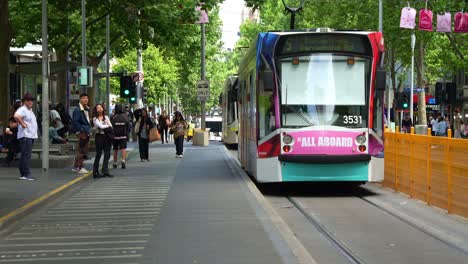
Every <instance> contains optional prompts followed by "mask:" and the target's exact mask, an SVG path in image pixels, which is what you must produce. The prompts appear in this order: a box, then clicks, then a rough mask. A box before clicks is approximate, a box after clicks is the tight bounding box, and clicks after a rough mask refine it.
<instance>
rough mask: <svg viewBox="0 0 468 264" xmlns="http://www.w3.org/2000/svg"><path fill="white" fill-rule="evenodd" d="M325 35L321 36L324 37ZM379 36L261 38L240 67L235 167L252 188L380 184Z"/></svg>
mask: <svg viewBox="0 0 468 264" xmlns="http://www.w3.org/2000/svg"><path fill="white" fill-rule="evenodd" d="M324 31H325V32H324ZM383 52H384V46H383V37H382V34H381V33H380V32H362V31H330V30H329V29H327V30H321V29H319V30H316V31H284V32H268V33H260V34H259V35H258V37H257V40H256V45H255V46H254V47H251V48H250V49H249V51H248V52H247V53H246V55H245V56H244V58H243V60H242V62H241V65H240V67H239V80H238V81H239V94H238V98H237V100H238V108H239V152H238V153H239V160H240V162H241V165H242V167H243V168H244V170H246V171H247V172H248V173H249V174H250V175H252V176H253V177H254V178H255V179H256V180H257V181H259V182H288V181H345V182H366V181H380V180H382V177H383V175H375V174H373V173H372V170H371V167H372V162H373V157H374V156H377V155H378V154H379V153H380V152H381V151H382V150H383V141H382V136H383V126H384V123H383V94H384V89H385V72H384V70H383V69H382V67H381V66H380V65H381V64H382V62H381V60H382V57H383Z"/></svg>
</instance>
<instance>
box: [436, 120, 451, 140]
mask: <svg viewBox="0 0 468 264" xmlns="http://www.w3.org/2000/svg"><path fill="white" fill-rule="evenodd" d="M437 121H438V122H437V125H436V129H435V135H436V136H438V137H446V136H447V130H448V128H449V127H448V124H447V122H446V121H445V118H444V117H442V116H439V117H438V120H437Z"/></svg>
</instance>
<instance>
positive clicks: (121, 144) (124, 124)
mask: <svg viewBox="0 0 468 264" xmlns="http://www.w3.org/2000/svg"><path fill="white" fill-rule="evenodd" d="M114 110H115V114H114V115H113V116H112V118H111V122H112V126H113V128H114V134H115V135H114V143H113V144H114V162H113V164H112V167H113V168H114V169H116V168H117V159H118V154H119V150H120V151H121V153H122V161H121V163H120V164H121V167H122V169H125V168H127V165H126V159H127V141H128V139H129V137H128V135H129V134H130V127H131V124H130V123H131V121H130V120H128V118H127V116H126V115H124V113H123V107H122V105H121V104H116V105H115V109H114Z"/></svg>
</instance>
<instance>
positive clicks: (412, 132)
mask: <svg viewBox="0 0 468 264" xmlns="http://www.w3.org/2000/svg"><path fill="white" fill-rule="evenodd" d="M411 134H414V127H413V126H412V127H411Z"/></svg>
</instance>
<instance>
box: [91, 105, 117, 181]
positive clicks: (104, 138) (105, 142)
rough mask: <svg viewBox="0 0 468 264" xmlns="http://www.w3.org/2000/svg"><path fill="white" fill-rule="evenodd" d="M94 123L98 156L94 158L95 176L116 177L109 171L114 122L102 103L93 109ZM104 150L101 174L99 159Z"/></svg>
mask: <svg viewBox="0 0 468 264" xmlns="http://www.w3.org/2000/svg"><path fill="white" fill-rule="evenodd" d="M93 124H94V127H96V129H97V130H96V136H95V139H94V143H95V145H96V157H95V159H94V166H93V177H94V178H101V177H114V176H113V175H111V174H110V173H109V159H110V151H111V146H112V138H113V131H112V123H111V121H110V119H109V117H108V116H107V115H105V113H104V107H103V106H102V104H97V105H96V106H95V107H94V109H93ZM102 152H104V160H103V161H102V169H101V172H102V174H99V161H100V159H101V155H102Z"/></svg>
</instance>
